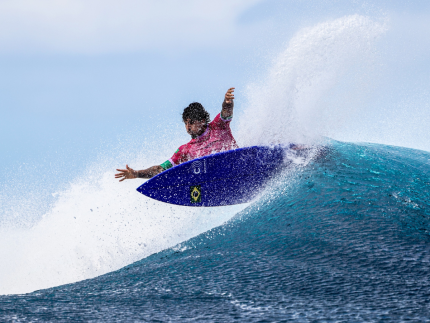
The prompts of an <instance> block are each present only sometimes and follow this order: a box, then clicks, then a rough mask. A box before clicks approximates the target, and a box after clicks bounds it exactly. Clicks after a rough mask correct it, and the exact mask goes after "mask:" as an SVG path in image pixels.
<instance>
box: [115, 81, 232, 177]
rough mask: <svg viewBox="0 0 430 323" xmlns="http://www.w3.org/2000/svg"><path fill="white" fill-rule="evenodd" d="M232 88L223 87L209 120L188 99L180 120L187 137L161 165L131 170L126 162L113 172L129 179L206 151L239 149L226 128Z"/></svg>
mask: <svg viewBox="0 0 430 323" xmlns="http://www.w3.org/2000/svg"><path fill="white" fill-rule="evenodd" d="M233 100H234V87H231V88H229V89H228V90H227V92H226V94H225V95H224V101H223V102H222V110H221V113H218V114H217V116H216V117H215V119H214V120H212V121H211V120H210V115H209V112H207V111H206V110H205V108H204V107H203V105H201V104H200V103H198V102H192V103H190V104H189V105H188V107H186V108H185V109H184V112H183V113H182V121H183V122H184V125H185V130H186V132H187V133H188V134H189V135H191V140H190V142H188V143H187V144H185V145H182V146H180V147H179V149H178V150H176V152H175V153H174V154H173V156H172V157H171V158H170V159H168V160H166V161H165V162H164V163H162V164H161V165H156V166H152V167H149V168H147V169H142V170H134V169H132V168H130V167H128V165H126V169H117V171H118V172H119V173H118V174H115V178H118V179H119V181H120V182H122V181H123V180H125V179H132V178H152V177H154V176H155V175H158V174H160V173H161V172H162V171H164V170H167V169H169V168H171V167H173V166H176V165H179V164H182V163H185V162H187V161H190V160H193V159H196V158H199V157H203V156H207V155H210V154H214V153H218V152H222V151H226V150H230V149H236V148H239V146H238V145H237V143H236V140H234V138H233V134H232V133H231V129H230V122H231V120H232V118H233V107H234V102H233Z"/></svg>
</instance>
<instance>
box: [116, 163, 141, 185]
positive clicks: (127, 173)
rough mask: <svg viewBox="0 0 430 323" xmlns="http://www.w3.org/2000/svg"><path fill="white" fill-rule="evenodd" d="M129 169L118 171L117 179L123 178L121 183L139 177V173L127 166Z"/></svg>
mask: <svg viewBox="0 0 430 323" xmlns="http://www.w3.org/2000/svg"><path fill="white" fill-rule="evenodd" d="M125 167H126V168H127V169H117V171H119V173H118V174H115V178H121V179H120V180H119V181H120V182H122V181H123V180H125V179H131V178H136V177H137V172H136V171H135V170H134V169H133V168H130V167H128V165H125Z"/></svg>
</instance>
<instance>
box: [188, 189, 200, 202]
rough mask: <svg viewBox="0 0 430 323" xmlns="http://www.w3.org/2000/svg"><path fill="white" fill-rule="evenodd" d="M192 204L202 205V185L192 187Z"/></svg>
mask: <svg viewBox="0 0 430 323" xmlns="http://www.w3.org/2000/svg"><path fill="white" fill-rule="evenodd" d="M190 196H191V203H200V202H201V201H202V188H201V187H200V185H196V186H191V187H190Z"/></svg>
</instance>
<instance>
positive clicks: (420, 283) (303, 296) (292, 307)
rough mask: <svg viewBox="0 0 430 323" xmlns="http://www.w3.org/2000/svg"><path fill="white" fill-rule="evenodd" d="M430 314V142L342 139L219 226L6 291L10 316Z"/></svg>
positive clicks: (350, 317)
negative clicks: (139, 255) (103, 269)
mask: <svg viewBox="0 0 430 323" xmlns="http://www.w3.org/2000/svg"><path fill="white" fill-rule="evenodd" d="M205 210H207V209H205ZM212 210H213V209H212ZM201 216H205V214H203V213H202V214H201ZM23 279H25V277H23ZM429 318H430V153H428V152H425V151H420V150H414V149H408V148H401V147H394V146H386V145H379V144H364V143H344V142H339V141H334V140H329V141H328V142H327V143H326V144H325V149H323V150H322V151H321V152H320V153H318V154H317V155H316V156H315V157H314V158H313V159H312V160H310V161H308V162H307V163H302V164H297V165H296V166H295V167H293V168H290V169H287V170H285V172H284V173H282V174H281V175H280V176H279V177H278V178H276V179H275V180H274V181H273V182H272V183H271V185H270V187H269V188H268V189H267V190H266V192H265V193H264V194H263V195H262V196H260V197H259V198H258V199H257V200H255V201H254V202H253V203H251V204H249V205H246V207H245V208H244V209H242V210H239V211H238V212H237V213H236V214H235V215H234V216H233V217H232V218H231V219H229V220H228V221H226V222H225V223H223V224H221V225H219V226H217V227H215V228H212V229H210V230H208V231H206V232H203V233H201V234H199V235H197V236H195V237H193V238H191V239H187V240H185V241H183V242H181V243H179V244H176V245H174V246H173V247H170V248H167V249H164V250H162V251H160V252H156V253H153V254H151V255H149V256H147V257H144V258H143V259H141V260H138V261H136V262H134V263H132V264H131V265H128V266H125V267H123V268H121V269H119V270H116V271H112V272H109V273H106V274H104V275H101V276H98V277H96V278H92V279H87V280H83V281H79V282H74V283H71V284H66V285H61V286H57V287H53V288H47V289H41V290H37V291H34V292H31V293H26V294H7V295H2V296H0V321H2V322H8V321H12V322H38V321H41V322H45V321H52V322H54V321H55V322H58V321H60V322H61V321H63V322H72V321H98V322H113V321H115V322H117V321H132V322H140V321H142V322H145V321H148V322H149V321H150V322H194V321H197V322H202V321H208V322H236V321H241V322H287V321H297V322H317V321H318V322H381V321H391V322H401V321H415V322H417V321H428V320H429Z"/></svg>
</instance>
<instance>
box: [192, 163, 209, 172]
mask: <svg viewBox="0 0 430 323" xmlns="http://www.w3.org/2000/svg"><path fill="white" fill-rule="evenodd" d="M191 170H192V172H193V173H194V174H196V175H197V174H200V173H206V160H203V161H200V160H197V161H195V162H193V163H192V164H191Z"/></svg>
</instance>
